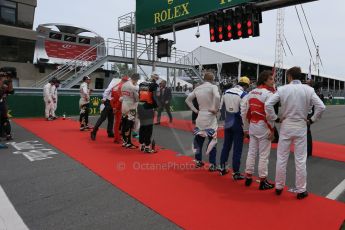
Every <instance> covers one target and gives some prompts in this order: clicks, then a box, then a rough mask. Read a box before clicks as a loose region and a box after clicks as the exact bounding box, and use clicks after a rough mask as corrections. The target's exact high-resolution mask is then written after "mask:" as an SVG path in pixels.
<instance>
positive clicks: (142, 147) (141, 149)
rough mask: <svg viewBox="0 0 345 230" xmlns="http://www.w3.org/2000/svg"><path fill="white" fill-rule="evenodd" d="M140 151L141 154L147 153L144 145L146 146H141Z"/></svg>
mask: <svg viewBox="0 0 345 230" xmlns="http://www.w3.org/2000/svg"><path fill="white" fill-rule="evenodd" d="M140 151H141V152H144V151H145V145H144V144H141V145H140Z"/></svg>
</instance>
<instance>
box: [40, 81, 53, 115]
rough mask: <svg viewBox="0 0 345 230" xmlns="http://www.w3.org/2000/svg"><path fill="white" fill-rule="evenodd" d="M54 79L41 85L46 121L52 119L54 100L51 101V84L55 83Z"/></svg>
mask: <svg viewBox="0 0 345 230" xmlns="http://www.w3.org/2000/svg"><path fill="white" fill-rule="evenodd" d="M55 82H56V79H54V78H53V79H52V80H50V81H49V82H48V83H47V84H45V85H44V86H43V100H44V103H45V110H44V111H45V117H46V119H47V121H52V120H53V118H52V113H53V110H54V101H53V91H52V88H53V85H54V84H55Z"/></svg>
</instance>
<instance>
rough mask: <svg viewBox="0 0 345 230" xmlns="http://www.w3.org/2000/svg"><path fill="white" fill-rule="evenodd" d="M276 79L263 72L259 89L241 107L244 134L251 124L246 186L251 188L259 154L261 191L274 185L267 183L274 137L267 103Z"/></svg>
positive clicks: (268, 72)
mask: <svg viewBox="0 0 345 230" xmlns="http://www.w3.org/2000/svg"><path fill="white" fill-rule="evenodd" d="M273 85H274V77H273V74H272V71H269V70H265V71H263V72H262V73H261V74H260V76H259V79H258V83H257V86H258V87H257V88H256V89H254V90H252V91H251V92H250V93H249V94H248V96H247V97H245V103H243V104H242V106H241V116H242V120H243V124H244V128H243V130H244V132H247V131H248V122H249V136H250V139H249V149H248V155H247V162H246V170H245V172H246V181H245V185H246V186H250V185H251V183H252V181H253V179H252V175H253V173H254V166H255V158H256V154H258V153H259V166H258V167H259V169H258V171H259V177H260V185H259V189H260V190H266V189H272V188H274V185H273V184H271V183H269V182H268V181H267V175H268V160H269V156H270V151H271V140H272V138H273V137H274V130H273V127H274V124H273V122H271V121H267V119H266V113H265V102H266V101H267V99H268V98H269V97H270V96H272V95H273V93H272V91H273Z"/></svg>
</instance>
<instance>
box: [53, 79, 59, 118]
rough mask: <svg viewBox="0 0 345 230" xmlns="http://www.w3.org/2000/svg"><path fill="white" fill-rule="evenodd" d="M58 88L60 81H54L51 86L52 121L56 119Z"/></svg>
mask: <svg viewBox="0 0 345 230" xmlns="http://www.w3.org/2000/svg"><path fill="white" fill-rule="evenodd" d="M59 86H60V81H59V80H56V81H55V83H54V85H52V98H53V108H52V118H53V120H55V119H57V117H56V113H55V112H56V110H57V103H58V92H57V89H58V88H59Z"/></svg>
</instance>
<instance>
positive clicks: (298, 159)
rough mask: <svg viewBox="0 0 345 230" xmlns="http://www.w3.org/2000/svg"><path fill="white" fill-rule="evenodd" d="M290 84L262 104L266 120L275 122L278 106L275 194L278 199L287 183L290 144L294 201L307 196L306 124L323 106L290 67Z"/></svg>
mask: <svg viewBox="0 0 345 230" xmlns="http://www.w3.org/2000/svg"><path fill="white" fill-rule="evenodd" d="M286 75H287V78H288V82H289V84H287V85H285V86H282V87H279V88H278V90H277V92H276V93H275V94H274V95H272V96H271V97H270V98H269V99H268V100H267V101H266V103H265V110H266V114H267V118H268V119H269V120H276V119H277V118H278V116H277V114H276V113H275V111H274V108H273V106H274V105H275V104H276V103H277V102H280V104H281V119H280V120H281V127H280V133H279V143H278V150H277V166H276V194H277V195H281V193H282V191H283V189H284V186H285V181H286V165H287V162H288V159H289V154H290V145H291V142H293V143H294V144H295V151H294V156H295V167H296V182H295V184H296V192H297V199H303V198H305V197H307V196H308V192H307V165H306V161H307V123H310V124H311V123H314V122H315V121H316V120H317V119H319V118H320V117H321V114H322V112H323V111H324V110H325V105H324V104H323V102H322V101H321V100H320V98H319V97H318V96H317V95H316V93H315V91H314V89H313V88H312V87H310V86H308V85H305V84H302V83H301V79H302V78H303V77H304V75H302V73H301V68H300V67H293V68H291V69H289V70H287V72H286ZM313 105H314V106H315V112H314V115H313V116H312V117H311V118H308V111H309V109H310V108H311V107H312V106H313Z"/></svg>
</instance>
